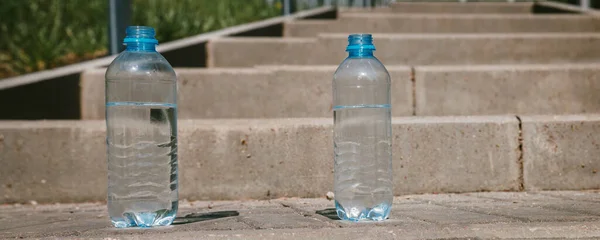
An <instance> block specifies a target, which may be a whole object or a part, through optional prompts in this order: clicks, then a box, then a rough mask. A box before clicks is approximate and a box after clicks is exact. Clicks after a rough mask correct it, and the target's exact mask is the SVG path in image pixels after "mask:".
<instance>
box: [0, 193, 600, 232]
mask: <svg viewBox="0 0 600 240" xmlns="http://www.w3.org/2000/svg"><path fill="white" fill-rule="evenodd" d="M577 193H578V192H560V193H553V192H540V193H538V194H536V195H532V196H536V197H535V198H529V199H528V201H538V203H537V204H538V206H536V207H531V206H530V205H528V204H529V203H530V202H528V201H522V202H517V203H513V201H512V200H514V201H518V200H523V199H527V196H528V195H529V194H524V193H514V194H508V193H468V194H429V195H422V196H421V195H410V196H403V197H397V198H396V199H395V202H396V203H397V204H394V206H393V207H392V215H391V216H392V218H391V219H390V220H388V221H384V222H377V223H350V222H342V221H336V220H332V219H328V218H315V216H316V215H314V214H313V215H310V214H305V213H310V212H313V210H314V209H322V208H331V201H328V200H326V199H324V198H321V199H297V198H287V199H275V200H267V201H222V202H221V201H213V202H210V201H203V202H188V201H185V200H184V201H182V202H181V204H180V205H181V211H180V214H179V215H178V216H179V218H178V220H177V221H176V223H180V222H181V221H180V220H181V219H182V218H181V217H184V215H187V214H190V213H194V214H196V215H195V216H196V217H197V218H198V216H209V215H202V214H211V213H218V212H219V211H237V212H239V213H240V215H239V216H230V217H222V218H212V219H204V220H203V221H195V222H192V221H189V223H185V224H175V225H172V226H169V227H159V228H152V229H115V228H113V227H112V226H110V223H109V221H108V219H107V218H106V217H105V216H101V217H98V215H99V212H100V213H104V212H105V211H106V210H105V207H104V206H103V205H99V204H81V205H80V204H59V205H43V204H42V205H36V206H32V205H20V206H15V205H8V206H0V216H2V217H6V216H9V217H11V221H14V222H26V221H28V220H30V219H31V218H28V216H35V217H37V218H38V219H41V220H44V221H41V222H37V223H34V224H29V225H22V226H17V227H16V228H11V229H4V230H2V231H0V238H15V237H16V238H20V237H21V238H35V239H38V238H44V239H103V240H106V239H149V238H151V239H163V238H168V239H267V240H268V239H334V240H337V239H348V238H352V239H372V238H374V237H377V238H380V239H398V238H402V239H474V238H483V239H490V238H493V239H521V238H523V239H544V238H549V239H557V238H559V239H563V238H578V239H580V238H598V237H600V221H599V220H598V216H595V217H596V218H584V216H589V214H586V213H582V212H578V211H587V210H586V209H588V210H589V209H591V208H596V209H600V208H598V206H596V205H595V204H596V203H595V202H590V201H586V200H585V199H582V200H566V198H572V199H577V198H578V197H577V196H578V195H577ZM553 194H560V195H561V196H560V197H552V196H549V195H553ZM482 195H486V196H488V197H489V196H496V197H498V196H499V198H505V200H495V199H492V198H485V197H481V196H482ZM538 197H543V199H541V198H538ZM425 201H431V202H432V204H427V203H423V202H425ZM490 201H492V202H490ZM573 204H576V205H575V206H576V207H572V206H571V205H573ZM440 205H445V206H440ZM553 208H570V209H571V210H574V211H567V212H562V211H563V210H556V209H555V210H552V209H553ZM564 211H566V210H564ZM70 212H73V213H70ZM488 213H489V214H488ZM490 214H492V215H490ZM499 215H501V216H499ZM212 216H216V215H212ZM503 216H507V217H508V218H506V217H503ZM515 218H516V219H521V220H522V221H519V220H516V219H515ZM69 219H70V220H69ZM5 220H6V219H2V220H0V224H6V221H5ZM57 220H58V221H57ZM187 220H190V218H188V219H187ZM2 221H4V222H2ZM331 223H334V224H331Z"/></svg>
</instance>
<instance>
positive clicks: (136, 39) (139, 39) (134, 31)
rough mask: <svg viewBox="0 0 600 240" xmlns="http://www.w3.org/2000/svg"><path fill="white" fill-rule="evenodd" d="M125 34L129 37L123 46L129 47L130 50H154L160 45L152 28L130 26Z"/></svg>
mask: <svg viewBox="0 0 600 240" xmlns="http://www.w3.org/2000/svg"><path fill="white" fill-rule="evenodd" d="M125 32H126V34H127V35H126V36H125V39H123V44H125V45H127V49H128V50H153V49H154V48H155V46H156V45H157V44H158V40H156V38H154V36H155V35H156V33H155V31H154V28H152V27H147V26H129V27H127V29H126V30H125Z"/></svg>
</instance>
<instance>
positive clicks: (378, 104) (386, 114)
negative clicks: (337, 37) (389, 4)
mask: <svg viewBox="0 0 600 240" xmlns="http://www.w3.org/2000/svg"><path fill="white" fill-rule="evenodd" d="M348 42H349V44H348V47H347V48H346V51H347V52H348V53H349V56H348V58H346V59H345V60H344V61H343V62H342V64H340V66H339V67H338V69H337V70H336V72H335V75H334V77H333V106H334V107H333V111H334V130H333V140H334V154H335V174H334V175H335V182H334V185H335V187H334V188H335V207H336V211H337V215H338V216H339V217H340V219H343V220H350V221H361V220H374V221H381V220H384V219H386V218H387V217H388V215H389V213H390V209H391V206H392V201H393V193H392V149H391V141H392V126H391V120H392V119H391V109H390V108H391V106H390V85H391V82H390V75H389V73H388V72H387V70H386V69H385V67H384V66H383V64H382V63H381V62H380V61H379V60H377V58H375V57H374V56H373V51H375V46H374V45H373V38H372V37H371V34H353V35H350V36H349V37H348Z"/></svg>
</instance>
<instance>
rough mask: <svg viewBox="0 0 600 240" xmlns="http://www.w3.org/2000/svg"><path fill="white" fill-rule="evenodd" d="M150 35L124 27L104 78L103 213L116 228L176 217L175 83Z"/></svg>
mask: <svg viewBox="0 0 600 240" xmlns="http://www.w3.org/2000/svg"><path fill="white" fill-rule="evenodd" d="M154 34H155V33H154V29H153V28H151V27H144V26H130V27H128V28H127V36H126V37H125V40H124V41H123V43H124V44H125V45H127V48H126V49H125V51H123V52H122V53H121V54H120V55H119V56H118V57H117V58H116V59H115V60H114V61H113V62H112V63H111V64H110V66H109V67H108V70H107V71H106V76H105V77H106V128H107V129H106V130H107V132H106V144H107V155H108V213H109V216H110V219H111V221H112V223H113V225H114V226H115V227H119V228H123V227H152V226H166V225H170V224H171V223H172V222H173V220H174V218H175V215H176V213H177V207H178V205H177V200H178V193H177V82H176V81H177V80H176V76H175V72H174V71H173V68H172V67H171V65H170V64H169V63H168V62H167V60H166V59H165V58H164V57H163V56H161V55H160V54H159V53H158V52H156V45H157V44H158V41H157V40H156V39H155V38H154Z"/></svg>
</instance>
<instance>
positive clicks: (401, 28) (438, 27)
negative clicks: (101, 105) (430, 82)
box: [284, 12, 600, 37]
mask: <svg viewBox="0 0 600 240" xmlns="http://www.w3.org/2000/svg"><path fill="white" fill-rule="evenodd" d="M597 31H600V19H597V18H593V17H590V16H587V15H576V14H573V15H571V14H544V15H533V14H515V15H501V14H465V15H457V14H402V15H400V14H385V13H378V14H373V13H354V12H346V13H340V16H339V17H338V19H336V20H300V21H291V22H286V23H285V25H284V36H287V37H315V36H317V35H319V34H321V33H357V32H366V33H536V32H537V33H549V32H565V33H567V32H571V33H575V32H597Z"/></svg>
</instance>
